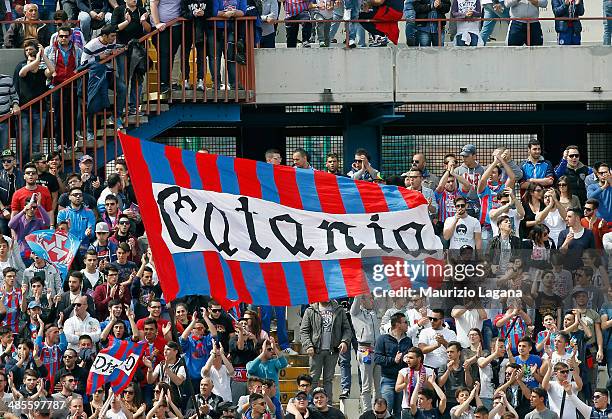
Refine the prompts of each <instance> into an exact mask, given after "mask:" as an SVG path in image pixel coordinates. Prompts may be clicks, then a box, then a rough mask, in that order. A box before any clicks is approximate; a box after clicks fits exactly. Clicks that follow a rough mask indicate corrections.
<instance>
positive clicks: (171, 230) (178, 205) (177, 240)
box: [157, 186, 198, 249]
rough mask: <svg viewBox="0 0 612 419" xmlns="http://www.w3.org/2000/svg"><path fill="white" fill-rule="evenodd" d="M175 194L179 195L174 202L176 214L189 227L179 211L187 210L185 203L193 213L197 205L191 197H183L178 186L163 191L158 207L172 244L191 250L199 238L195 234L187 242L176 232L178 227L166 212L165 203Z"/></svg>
mask: <svg viewBox="0 0 612 419" xmlns="http://www.w3.org/2000/svg"><path fill="white" fill-rule="evenodd" d="M175 193H176V194H177V195H178V197H177V199H176V201H174V213H175V214H176V215H177V217H178V218H179V220H181V222H182V223H184V224H185V225H187V226H189V223H187V222H186V221H185V220H184V219H183V217H181V215H180V214H179V211H180V210H181V209H183V208H185V206H183V202H186V203H188V204H189V206H190V207H191V212H195V210H196V205H195V204H194V202H193V200H192V199H191V197H189V196H181V188H179V187H178V186H170V187H168V188H166V189H164V190H162V191H161V192H160V193H159V194H158V195H157V205H158V206H159V209H160V212H161V216H162V219H163V220H164V224H165V225H166V228H167V229H168V234H169V235H170V240H172V243H174V244H175V245H176V246H178V247H182V248H183V249H191V247H192V246H193V244H194V243H195V241H196V239H197V237H198V236H197V235H196V234H195V233H192V235H191V238H190V239H189V240H185V239H183V238H182V237H180V236H179V234H178V232H177V231H176V227H175V226H174V224H173V223H172V218H171V217H170V214H168V212H167V211H166V206H165V201H166V199H168V198H169V197H170V196H171V195H173V194H175Z"/></svg>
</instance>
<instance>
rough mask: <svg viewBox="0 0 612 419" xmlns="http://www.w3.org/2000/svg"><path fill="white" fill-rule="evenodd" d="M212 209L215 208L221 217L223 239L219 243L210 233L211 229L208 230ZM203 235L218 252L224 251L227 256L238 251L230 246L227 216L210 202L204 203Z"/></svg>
mask: <svg viewBox="0 0 612 419" xmlns="http://www.w3.org/2000/svg"><path fill="white" fill-rule="evenodd" d="M213 209H215V210H217V212H218V213H219V214H221V217H223V241H222V242H221V244H217V242H216V240H215V238H214V237H213V235H212V231H211V230H210V223H211V218H212V212H213ZM204 235H205V236H206V238H207V239H208V241H209V242H211V243H212V244H213V246H215V248H216V249H217V250H218V251H219V252H225V253H226V254H227V255H228V256H232V255H233V254H234V253H236V252H237V251H238V249H236V248H233V249H232V248H231V246H230V242H229V221H227V216H226V215H225V212H223V211H221V210H220V209H219V208H217V207H215V206H214V205H213V204H212V203H211V202H207V203H206V211H205V212H204Z"/></svg>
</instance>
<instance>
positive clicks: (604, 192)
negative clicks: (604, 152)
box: [587, 163, 612, 223]
mask: <svg viewBox="0 0 612 419" xmlns="http://www.w3.org/2000/svg"><path fill="white" fill-rule="evenodd" d="M596 173H597V178H598V183H597V184H592V185H589V187H588V188H587V198H589V199H597V200H598V201H599V208H598V209H597V216H598V217H601V218H603V219H604V220H606V222H608V223H609V222H611V221H612V188H611V187H610V186H611V185H612V176H610V166H608V164H607V163H601V164H600V165H599V167H598V168H597V172H596Z"/></svg>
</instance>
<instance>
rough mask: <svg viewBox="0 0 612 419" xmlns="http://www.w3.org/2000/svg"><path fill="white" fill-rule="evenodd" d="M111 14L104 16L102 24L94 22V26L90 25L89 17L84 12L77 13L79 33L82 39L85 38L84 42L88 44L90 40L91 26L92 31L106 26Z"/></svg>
mask: <svg viewBox="0 0 612 419" xmlns="http://www.w3.org/2000/svg"><path fill="white" fill-rule="evenodd" d="M111 16H112V14H111V13H106V14H105V15H104V22H100V21H95V22H94V25H92V24H91V16H90V14H89V13H86V12H79V22H80V24H81V31H82V32H83V37H85V42H89V41H90V40H91V29H92V26H93V28H94V29H99V28H101V27H102V26H104V24H108V23H110V21H111Z"/></svg>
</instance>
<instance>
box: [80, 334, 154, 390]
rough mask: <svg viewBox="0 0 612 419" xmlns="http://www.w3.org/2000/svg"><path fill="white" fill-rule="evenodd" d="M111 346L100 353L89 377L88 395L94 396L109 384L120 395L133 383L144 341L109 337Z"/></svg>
mask: <svg viewBox="0 0 612 419" xmlns="http://www.w3.org/2000/svg"><path fill="white" fill-rule="evenodd" d="M109 341H110V342H109V346H108V347H106V348H104V349H102V350H101V351H100V352H98V355H97V356H96V359H95V360H94V363H93V365H92V367H91V370H90V371H89V376H88V377H87V391H86V392H87V394H93V393H94V392H95V391H96V390H97V389H98V388H100V387H103V386H104V385H106V384H107V383H109V384H110V386H111V388H112V389H113V392H114V393H115V394H119V393H121V392H122V391H123V389H124V388H125V387H127V385H128V384H129V383H130V381H132V377H133V376H134V373H135V372H136V366H137V365H138V361H139V360H140V357H141V356H142V350H143V349H144V341H142V342H138V343H135V342H132V341H131V340H122V339H114V338H113V337H112V336H110V337H109Z"/></svg>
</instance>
